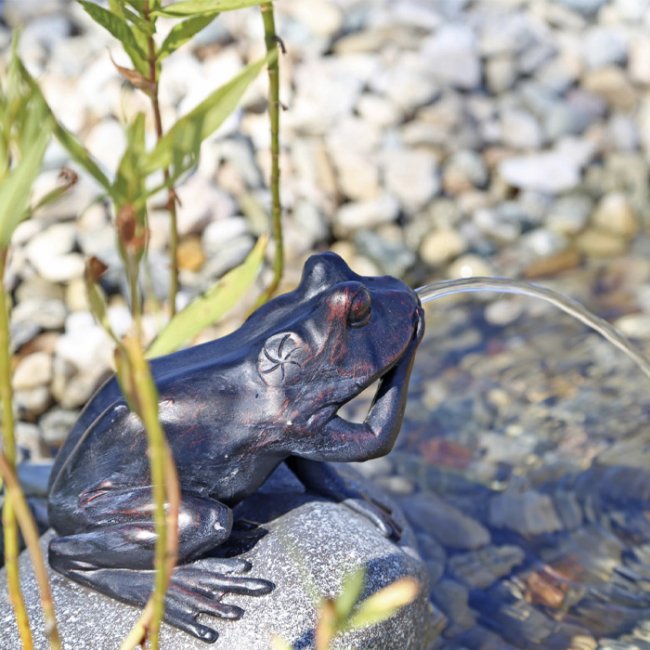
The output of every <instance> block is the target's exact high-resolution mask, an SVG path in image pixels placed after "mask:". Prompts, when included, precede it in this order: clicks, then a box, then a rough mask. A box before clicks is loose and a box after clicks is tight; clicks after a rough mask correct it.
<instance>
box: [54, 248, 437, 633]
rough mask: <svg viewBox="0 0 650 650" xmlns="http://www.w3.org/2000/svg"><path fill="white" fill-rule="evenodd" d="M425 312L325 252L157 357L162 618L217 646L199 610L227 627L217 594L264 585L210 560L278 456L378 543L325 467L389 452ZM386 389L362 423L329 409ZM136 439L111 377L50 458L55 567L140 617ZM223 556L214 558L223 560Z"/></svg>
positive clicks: (402, 292)
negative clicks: (239, 318) (169, 495)
mask: <svg viewBox="0 0 650 650" xmlns="http://www.w3.org/2000/svg"><path fill="white" fill-rule="evenodd" d="M423 333H424V317H423V311H422V308H421V306H420V302H419V299H418V297H417V296H416V294H415V292H414V291H412V290H411V289H410V288H409V287H407V286H406V285H405V284H403V283H402V282H400V281H399V280H397V279H395V278H392V277H362V276H359V275H357V274H356V273H354V272H352V271H351V270H350V268H349V267H348V266H347V265H346V263H345V262H344V261H343V260H342V259H341V258H340V257H338V256H336V255H334V254H333V253H325V254H321V255H314V256H312V257H311V258H310V259H309V260H308V261H307V263H306V265H305V268H304V272H303V276H302V280H301V282H300V284H299V286H298V287H297V289H295V290H294V291H292V292H290V293H287V294H285V295H282V296H279V297H277V298H275V299H273V300H272V301H270V302H268V303H267V304H266V305H264V306H263V307H261V308H260V309H258V310H257V311H256V312H255V313H253V314H252V315H251V316H250V317H249V318H248V320H246V322H245V323H244V324H243V325H242V327H241V328H240V329H239V330H237V331H235V332H233V333H232V334H230V335H228V336H225V337H223V338H221V339H218V340H215V341H211V342H208V343H205V344H202V345H198V346H196V347H193V348H189V349H186V350H182V351H180V352H177V353H175V354H171V355H169V356H165V357H160V358H157V359H154V360H153V361H152V362H151V366H152V372H153V375H154V378H155V381H156V384H157V386H158V390H159V394H160V402H159V411H160V420H161V422H162V424H163V426H164V429H165V432H166V434H167V439H168V441H169V445H170V447H171V450H172V452H173V456H174V460H175V462H176V465H177V467H178V475H179V480H180V486H181V494H182V504H181V511H180V516H179V520H178V523H179V554H178V566H177V568H176V569H175V571H174V574H173V576H172V579H171V583H170V587H169V591H168V595H167V601H166V609H165V620H166V621H167V622H168V623H170V624H171V625H174V626H176V627H179V628H181V629H183V630H185V631H187V632H189V633H190V634H192V635H194V636H196V637H198V638H200V639H203V640H204V641H207V642H213V641H215V640H216V638H217V632H216V631H215V630H213V629H211V628H209V627H207V626H205V625H202V624H201V623H199V622H198V621H197V617H198V615H199V614H204V613H205V614H209V615H212V616H217V617H222V618H227V619H237V618H239V617H240V616H241V615H242V613H243V610H242V609H240V608H239V607H236V606H234V605H230V604H226V603H224V602H222V600H221V598H222V596H223V595H224V594H226V593H239V594H246V595H262V594H266V593H268V592H269V591H271V590H272V589H273V585H272V584H271V583H270V582H268V581H266V580H261V579H256V578H250V577H246V576H242V575H241V573H243V572H246V571H247V570H248V569H250V564H249V563H247V562H245V561H244V560H241V559H238V558H219V557H208V558H206V557H204V556H205V555H206V553H208V552H209V551H213V550H214V549H215V547H219V546H220V545H221V544H223V543H224V542H225V541H226V540H228V538H229V536H230V534H231V530H232V526H233V518H232V510H231V508H233V507H234V506H235V505H236V504H237V503H238V502H240V501H241V500H242V499H244V498H245V497H247V496H249V495H251V494H252V493H253V492H255V490H257V488H258V487H260V485H262V483H263V482H264V481H265V480H266V479H267V478H268V476H269V475H270V474H271V473H272V472H273V471H274V469H275V468H276V467H277V466H278V465H279V464H280V463H282V462H283V461H284V462H286V463H287V465H288V466H289V468H290V469H291V470H292V471H293V473H295V475H296V476H297V477H298V478H299V479H300V480H301V481H302V483H303V484H304V485H305V486H306V488H307V489H309V490H313V491H316V492H318V493H320V494H322V495H324V496H327V497H329V498H334V499H337V500H340V501H343V502H344V503H345V504H346V505H348V506H349V507H351V508H352V509H354V510H355V511H357V512H359V513H361V514H363V515H364V516H366V517H368V518H369V519H370V520H371V521H373V522H374V523H375V524H376V525H377V526H378V527H379V529H380V530H381V531H382V533H383V534H384V535H386V536H394V537H398V536H399V528H398V526H397V525H396V524H395V522H394V521H393V520H392V518H391V516H390V511H389V510H388V509H386V508H385V507H382V506H381V504H377V503H376V502H373V501H371V500H370V499H368V498H366V497H365V496H364V495H363V494H360V493H354V492H352V491H351V489H350V488H348V487H346V486H345V485H344V484H343V482H342V481H341V480H339V479H338V478H337V475H336V473H335V472H334V470H333V469H332V468H331V467H330V466H328V465H327V463H326V462H324V461H362V460H367V459H370V458H375V457H377V456H381V455H383V454H386V453H387V452H388V451H390V449H391V448H392V446H393V444H394V442H395V439H396V437H397V434H398V432H399V429H400V425H401V421H402V416H403V413H404V408H405V404H406V397H407V390H408V383H409V377H410V374H411V368H412V365H413V360H414V356H415V351H416V348H417V346H418V344H419V343H420V341H421V339H422V335H423ZM377 380H380V381H379V385H378V389H377V393H376V395H375V398H374V400H373V403H372V406H371V407H370V410H369V413H368V415H367V417H366V419H365V421H364V422H363V423H352V422H349V421H347V420H345V419H343V418H342V417H340V416H339V415H337V411H338V409H339V407H340V406H341V405H342V404H344V403H346V402H348V401H349V400H351V399H352V398H354V397H355V396H357V395H358V394H359V393H360V392H361V391H362V390H364V389H365V388H366V387H368V386H370V385H371V384H372V383H373V382H375V381H377ZM152 509H153V504H152V495H151V478H150V472H149V461H148V458H147V453H146V436H145V433H144V431H143V428H142V425H141V423H140V420H139V419H138V418H137V417H136V416H135V415H134V414H133V413H131V412H130V411H129V409H128V407H127V405H126V403H125V400H124V398H123V396H122V394H121V391H120V388H119V386H118V384H117V381H116V380H115V378H114V377H113V378H111V379H109V380H108V381H107V382H106V383H105V384H104V385H103V386H102V387H101V388H100V389H99V390H98V391H97V392H96V393H95V395H94V396H93V398H92V399H91V400H90V402H89V403H88V405H87V406H86V408H85V409H84V411H83V412H82V414H81V416H80V418H79V420H78V422H77V423H76V424H75V426H74V427H73V429H72V430H71V432H70V434H69V436H68V438H67V440H66V442H65V444H64V445H63V447H62V449H61V451H60V452H59V455H58V457H57V459H56V462H55V465H54V469H53V472H52V477H51V480H50V495H49V518H50V523H51V525H52V526H53V527H54V529H55V530H56V532H57V533H58V535H59V536H58V537H56V538H54V539H53V540H52V541H51V543H50V548H49V559H50V563H51V565H52V567H53V568H54V569H56V570H57V571H59V572H60V573H62V574H64V575H65V576H67V577H69V578H71V579H72V580H75V581H76V582H79V583H81V584H83V585H87V586H89V587H91V588H93V589H96V590H98V591H100V592H103V593H104V594H108V595H110V596H112V597H114V598H117V599H119V600H121V601H123V602H127V603H130V604H134V605H139V606H142V605H143V604H144V603H145V602H146V600H147V599H148V597H149V594H150V592H151V589H152V585H153V570H152V569H153V556H154V544H155V539H156V535H155V532H154V527H153V521H152ZM217 550H218V549H217Z"/></svg>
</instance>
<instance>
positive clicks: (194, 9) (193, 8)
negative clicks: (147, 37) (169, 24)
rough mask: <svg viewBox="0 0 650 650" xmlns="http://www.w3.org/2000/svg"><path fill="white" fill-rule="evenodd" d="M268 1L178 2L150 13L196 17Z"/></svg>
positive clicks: (185, 0) (209, 0) (191, 0)
mask: <svg viewBox="0 0 650 650" xmlns="http://www.w3.org/2000/svg"><path fill="white" fill-rule="evenodd" d="M268 1H269V0H180V2H173V3H172V4H170V5H167V6H166V7H162V8H161V9H158V10H157V11H154V12H152V13H153V14H155V15H157V16H170V17H172V18H173V17H177V16H198V15H203V14H213V13H214V12H218V13H221V12H223V11H234V10H235V9H244V8H245V7H255V6H256V5H261V4H264V3H265V2H268Z"/></svg>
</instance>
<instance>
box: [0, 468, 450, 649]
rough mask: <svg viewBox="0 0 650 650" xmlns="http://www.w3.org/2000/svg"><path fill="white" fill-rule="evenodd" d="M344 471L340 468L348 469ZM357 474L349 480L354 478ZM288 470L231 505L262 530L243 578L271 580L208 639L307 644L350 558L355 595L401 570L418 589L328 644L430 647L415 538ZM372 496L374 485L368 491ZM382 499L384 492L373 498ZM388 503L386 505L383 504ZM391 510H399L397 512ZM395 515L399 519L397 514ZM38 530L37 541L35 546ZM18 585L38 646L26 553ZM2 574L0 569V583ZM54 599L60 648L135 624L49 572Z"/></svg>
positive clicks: (109, 637)
mask: <svg viewBox="0 0 650 650" xmlns="http://www.w3.org/2000/svg"><path fill="white" fill-rule="evenodd" d="M348 476H350V474H348ZM357 480H358V479H357ZM298 490H299V487H298V484H297V483H296V481H295V479H293V478H292V476H291V475H290V473H289V472H287V471H286V470H285V471H281V472H278V473H277V474H276V475H275V476H274V477H273V478H272V479H271V481H270V482H269V483H267V485H266V486H265V488H264V490H263V491H262V492H261V493H258V494H257V495H255V496H253V497H251V498H249V499H248V500H247V502H244V503H243V504H241V506H242V507H241V508H240V513H241V516H245V517H253V518H255V519H256V520H257V521H260V522H261V525H262V527H263V528H264V529H266V530H268V534H267V535H266V536H264V537H262V538H261V539H260V540H259V541H258V542H257V543H256V545H255V546H254V548H253V549H251V550H250V551H248V552H246V553H245V554H244V555H243V557H246V558H247V559H249V560H250V561H251V562H252V564H253V569H252V572H251V575H252V576H259V577H264V578H266V579H269V580H271V581H273V582H274V583H275V584H276V588H275V590H274V591H273V592H272V593H271V594H269V595H268V596H264V597H259V598H252V597H244V596H231V597H229V600H231V601H232V602H237V604H239V605H241V606H243V607H244V609H245V614H244V616H243V618H242V619H241V620H240V621H236V622H233V621H222V620H216V619H213V622H214V627H215V628H216V629H217V630H218V631H219V634H220V637H219V639H218V640H217V642H216V644H215V645H214V646H212V647H214V648H216V649H218V648H237V649H238V650H258V649H260V648H268V647H269V645H270V642H271V636H272V635H273V634H275V635H278V636H279V637H280V638H282V639H284V640H285V641H287V642H289V643H290V644H292V646H293V647H304V648H306V647H311V645H312V644H313V627H314V622H315V617H316V607H317V606H318V602H319V600H320V598H322V597H327V596H330V597H331V596H336V595H337V593H338V592H339V590H340V587H341V582H342V580H343V578H344V577H345V576H346V575H347V574H349V573H350V572H351V571H354V570H355V569H357V568H358V567H360V566H365V567H366V569H367V575H366V584H365V587H364V592H363V595H362V598H365V597H367V596H368V595H370V594H371V593H374V592H376V591H378V590H379V589H381V588H382V587H384V586H387V585H388V584H390V583H392V582H394V581H395V580H397V579H399V578H401V577H403V576H407V575H408V576H414V577H415V578H416V579H418V580H420V581H421V582H422V584H423V586H424V589H423V591H422V592H421V594H420V596H418V598H417V599H416V600H415V601H414V602H413V603H412V604H411V605H409V606H407V607H405V608H403V609H402V610H400V611H399V613H398V614H397V615H396V616H394V617H393V618H392V619H390V620H388V621H386V622H384V623H381V624H378V625H374V626H371V627H369V628H366V629H365V630H362V631H358V632H352V633H347V634H345V635H344V636H342V637H341V638H339V639H337V640H336V642H335V643H334V646H333V647H334V648H339V649H341V648H350V647H355V648H377V647H381V648H386V649H395V650H402V649H404V648H410V649H412V650H422V649H426V648H431V647H432V646H433V643H434V641H435V638H436V636H437V633H436V631H435V629H434V624H435V622H436V621H439V620H440V614H439V613H437V612H435V610H434V608H433V607H432V605H431V604H430V603H429V601H428V597H427V596H428V586H427V571H426V568H425V566H424V564H423V563H422V562H421V560H419V559H417V551H415V550H414V548H415V544H416V542H415V538H414V537H413V535H412V533H410V532H409V531H408V529H406V530H405V533H404V536H403V538H402V542H400V545H396V544H394V543H393V542H391V541H389V540H387V539H386V538H384V537H383V536H382V535H381V534H379V532H378V531H377V530H376V529H375V528H374V527H373V525H372V524H371V523H370V522H369V521H366V520H365V519H364V518H362V517H360V516H358V515H356V514H353V513H352V512H351V511H349V510H348V509H347V508H346V507H345V506H343V505H340V504H336V503H332V502H327V501H320V500H313V499H312V498H310V497H308V496H307V495H306V494H304V493H301V492H300V491H298ZM373 494H374V495H378V494H379V492H378V491H377V490H376V489H375V490H374V492H373ZM382 498H385V495H384V496H383V497H382ZM393 505H394V504H393ZM397 516H398V518H399V515H397ZM401 523H405V522H404V520H403V519H402V520H401ZM51 535H52V534H51V533H48V534H47V535H46V536H44V538H43V539H42V547H43V549H44V550H45V549H46V546H47V542H48V540H49V539H50V538H51ZM20 563H21V569H22V571H21V575H22V576H23V593H24V595H25V600H26V603H27V609H28V613H29V615H30V619H31V620H32V621H33V629H34V642H35V647H45V646H46V640H45V637H44V634H43V623H42V617H41V610H40V603H39V600H38V591H37V586H36V583H35V581H34V578H33V574H32V572H31V571H30V570H29V569H28V566H29V558H28V556H27V554H26V553H24V554H23V555H22V556H21V559H20ZM5 580H6V577H5V574H4V573H3V572H2V573H0V583H4V582H5ZM50 584H51V585H52V590H53V596H54V605H55V608H56V611H57V620H58V623H59V629H60V632H61V635H62V637H63V647H64V648H66V649H67V648H70V649H72V648H74V650H82V649H84V648H88V649H90V648H92V649H93V650H96V649H98V648H107V649H108V648H115V647H118V646H119V642H120V640H121V639H122V638H124V636H125V635H126V634H127V632H128V631H129V629H130V627H131V625H132V624H133V623H134V622H135V620H136V618H137V616H138V611H137V610H136V609H134V608H132V607H129V606H127V605H123V604H121V603H118V602H117V601H114V600H112V599H110V598H107V597H105V596H103V595H101V594H99V593H97V592H94V591H90V590H88V589H86V588H84V587H81V586H79V585H77V584H75V583H72V582H71V581H69V580H67V579H65V578H63V577H62V576H60V575H58V574H55V573H54V572H50ZM1 591H2V593H1V594H0V612H2V614H1V615H0V647H2V648H3V649H5V650H18V648H19V647H20V643H19V640H18V635H17V631H16V625H15V620H14V616H13V610H12V608H11V606H10V604H9V601H8V599H7V595H6V587H4V585H3V588H2V590H1ZM161 647H163V648H166V649H168V650H173V649H178V650H181V649H182V650H191V649H193V648H196V649H197V650H199V649H200V650H203V649H204V648H206V645H205V644H204V643H203V642H202V641H199V640H197V639H195V638H193V637H191V636H189V635H187V634H185V633H183V632H180V631H179V630H176V629H174V628H171V627H169V626H167V625H164V626H163V630H162V635H161Z"/></svg>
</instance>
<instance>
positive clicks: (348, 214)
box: [334, 194, 399, 234]
mask: <svg viewBox="0 0 650 650" xmlns="http://www.w3.org/2000/svg"><path fill="white" fill-rule="evenodd" d="M398 213H399V202H398V201H397V200H396V199H395V197H393V196H391V195H389V194H384V195H382V196H380V197H379V198H378V199H374V200H372V201H358V202H355V203H346V204H345V205H344V206H342V207H341V208H340V209H339V211H338V212H337V213H336V214H335V215H334V224H335V228H336V230H337V232H339V233H340V234H346V233H350V232H354V231H356V230H359V229H360V228H371V227H372V226H377V225H380V224H382V223H390V222H392V221H394V220H395V219H397V215H398Z"/></svg>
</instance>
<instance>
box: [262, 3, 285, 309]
mask: <svg viewBox="0 0 650 650" xmlns="http://www.w3.org/2000/svg"><path fill="white" fill-rule="evenodd" d="M260 10H261V12H262V21H263V22H264V43H265V44H266V51H267V52H272V51H273V50H277V49H278V43H279V40H278V36H277V34H276V32H275V16H274V14H273V4H272V3H271V2H265V3H264V4H263V5H260ZM278 59H279V57H278V56H276V57H273V58H272V59H271V62H270V63H269V64H268V66H267V73H268V77H269V123H270V127H271V233H272V235H273V241H274V243H275V257H274V259H273V280H272V281H271V284H270V285H269V286H268V287H267V288H266V290H265V291H264V293H263V294H262V295H261V296H260V298H259V300H258V302H257V306H258V307H259V306H260V305H261V304H263V303H265V302H266V301H267V300H268V299H269V298H271V296H273V294H274V293H275V292H276V290H277V288H278V286H279V285H280V281H281V280H282V275H283V273H284V238H283V235H282V201H281V197H280V65H279V62H278Z"/></svg>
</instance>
